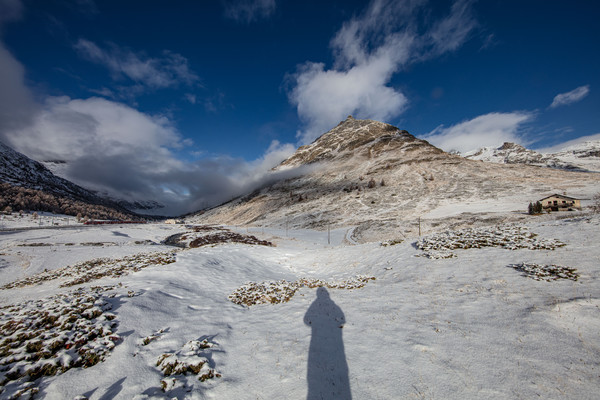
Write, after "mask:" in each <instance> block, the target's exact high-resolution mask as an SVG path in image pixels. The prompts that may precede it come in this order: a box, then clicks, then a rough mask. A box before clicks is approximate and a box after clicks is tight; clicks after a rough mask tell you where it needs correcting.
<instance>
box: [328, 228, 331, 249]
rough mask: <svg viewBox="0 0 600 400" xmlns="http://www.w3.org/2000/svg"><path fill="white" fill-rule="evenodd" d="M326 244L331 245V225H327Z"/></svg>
mask: <svg viewBox="0 0 600 400" xmlns="http://www.w3.org/2000/svg"><path fill="white" fill-rule="evenodd" d="M327 244H331V225H330V224H327Z"/></svg>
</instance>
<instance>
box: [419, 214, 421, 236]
mask: <svg viewBox="0 0 600 400" xmlns="http://www.w3.org/2000/svg"><path fill="white" fill-rule="evenodd" d="M419 237H421V217H419Z"/></svg>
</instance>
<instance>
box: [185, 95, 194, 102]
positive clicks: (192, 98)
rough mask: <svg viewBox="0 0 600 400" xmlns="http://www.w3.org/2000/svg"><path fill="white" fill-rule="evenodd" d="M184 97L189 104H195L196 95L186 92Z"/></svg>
mask: <svg viewBox="0 0 600 400" xmlns="http://www.w3.org/2000/svg"><path fill="white" fill-rule="evenodd" d="M185 99H186V100H187V101H189V102H190V103H191V104H196V95H195V94H192V93H186V94H185Z"/></svg>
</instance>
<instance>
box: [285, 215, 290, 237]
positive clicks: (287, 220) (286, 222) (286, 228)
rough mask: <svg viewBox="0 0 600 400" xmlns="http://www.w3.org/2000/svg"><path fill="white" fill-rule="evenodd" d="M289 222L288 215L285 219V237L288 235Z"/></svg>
mask: <svg viewBox="0 0 600 400" xmlns="http://www.w3.org/2000/svg"><path fill="white" fill-rule="evenodd" d="M288 222H289V218H287V217H286V219H285V237H288Z"/></svg>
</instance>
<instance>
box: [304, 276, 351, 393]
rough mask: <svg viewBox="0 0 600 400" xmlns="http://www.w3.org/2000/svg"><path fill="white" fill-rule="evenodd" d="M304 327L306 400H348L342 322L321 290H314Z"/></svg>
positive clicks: (340, 315)
mask: <svg viewBox="0 0 600 400" xmlns="http://www.w3.org/2000/svg"><path fill="white" fill-rule="evenodd" d="M304 323H305V324H306V325H308V326H310V327H311V330H312V334H311V338H310V348H309V351H308V368H307V373H306V378H307V381H308V395H307V399H308V400H313V399H342V400H346V399H351V398H352V395H351V392H350V381H349V378H348V363H347V362H346V354H345V352H344V340H343V338H342V330H343V329H342V328H343V327H344V324H345V323H346V319H345V317H344V313H343V312H342V309H341V308H340V307H338V305H337V304H335V303H334V302H333V300H331V298H330V297H329V292H328V291H327V289H325V288H324V287H320V288H318V289H317V298H316V299H315V301H314V302H313V303H312V304H311V305H310V307H309V308H308V311H306V314H305V315H304Z"/></svg>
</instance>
